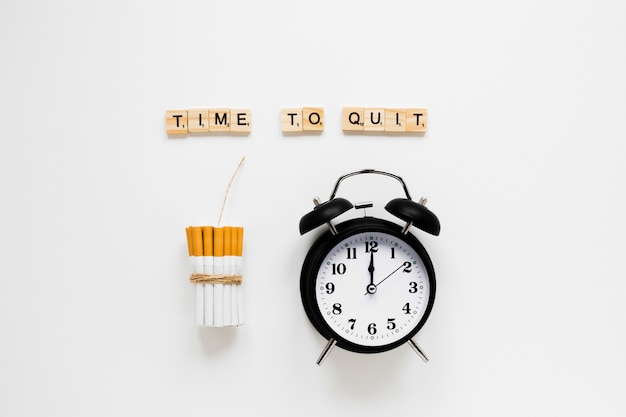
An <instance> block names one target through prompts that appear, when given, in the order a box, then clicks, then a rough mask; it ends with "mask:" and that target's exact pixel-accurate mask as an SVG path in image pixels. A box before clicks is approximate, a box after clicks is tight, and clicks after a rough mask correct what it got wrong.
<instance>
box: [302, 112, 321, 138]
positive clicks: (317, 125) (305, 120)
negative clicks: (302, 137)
mask: <svg viewBox="0 0 626 417" xmlns="http://www.w3.org/2000/svg"><path fill="white" fill-rule="evenodd" d="M302 130H303V131H316V132H319V131H322V130H324V109H323V108H322V107H303V108H302Z"/></svg>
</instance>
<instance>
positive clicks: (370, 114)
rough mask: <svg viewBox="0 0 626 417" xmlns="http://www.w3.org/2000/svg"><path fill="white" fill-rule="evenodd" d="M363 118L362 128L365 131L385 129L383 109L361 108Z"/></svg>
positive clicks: (381, 130)
mask: <svg viewBox="0 0 626 417" xmlns="http://www.w3.org/2000/svg"><path fill="white" fill-rule="evenodd" d="M363 115H364V117H365V120H364V121H363V123H364V124H363V130H364V131H366V132H384V131H385V109H378V108H376V109H372V108H366V109H363Z"/></svg>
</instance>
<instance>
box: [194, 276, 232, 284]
mask: <svg viewBox="0 0 626 417" xmlns="http://www.w3.org/2000/svg"><path fill="white" fill-rule="evenodd" d="M189 281H191V283H193V284H224V285H228V284H234V285H241V282H242V276H241V275H224V274H191V276H190V277H189Z"/></svg>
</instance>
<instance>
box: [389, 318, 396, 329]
mask: <svg viewBox="0 0 626 417" xmlns="http://www.w3.org/2000/svg"><path fill="white" fill-rule="evenodd" d="M395 320H396V319H387V329H389V330H393V329H395V328H396V323H394V321H395Z"/></svg>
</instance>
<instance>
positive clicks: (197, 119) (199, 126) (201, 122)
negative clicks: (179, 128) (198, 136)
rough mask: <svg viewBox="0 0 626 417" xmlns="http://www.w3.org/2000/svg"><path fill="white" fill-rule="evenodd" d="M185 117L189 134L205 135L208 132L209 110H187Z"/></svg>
mask: <svg viewBox="0 0 626 417" xmlns="http://www.w3.org/2000/svg"><path fill="white" fill-rule="evenodd" d="M187 115H188V119H189V120H188V122H189V129H188V130H189V133H206V132H208V131H209V109H189V110H188V111H187Z"/></svg>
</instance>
